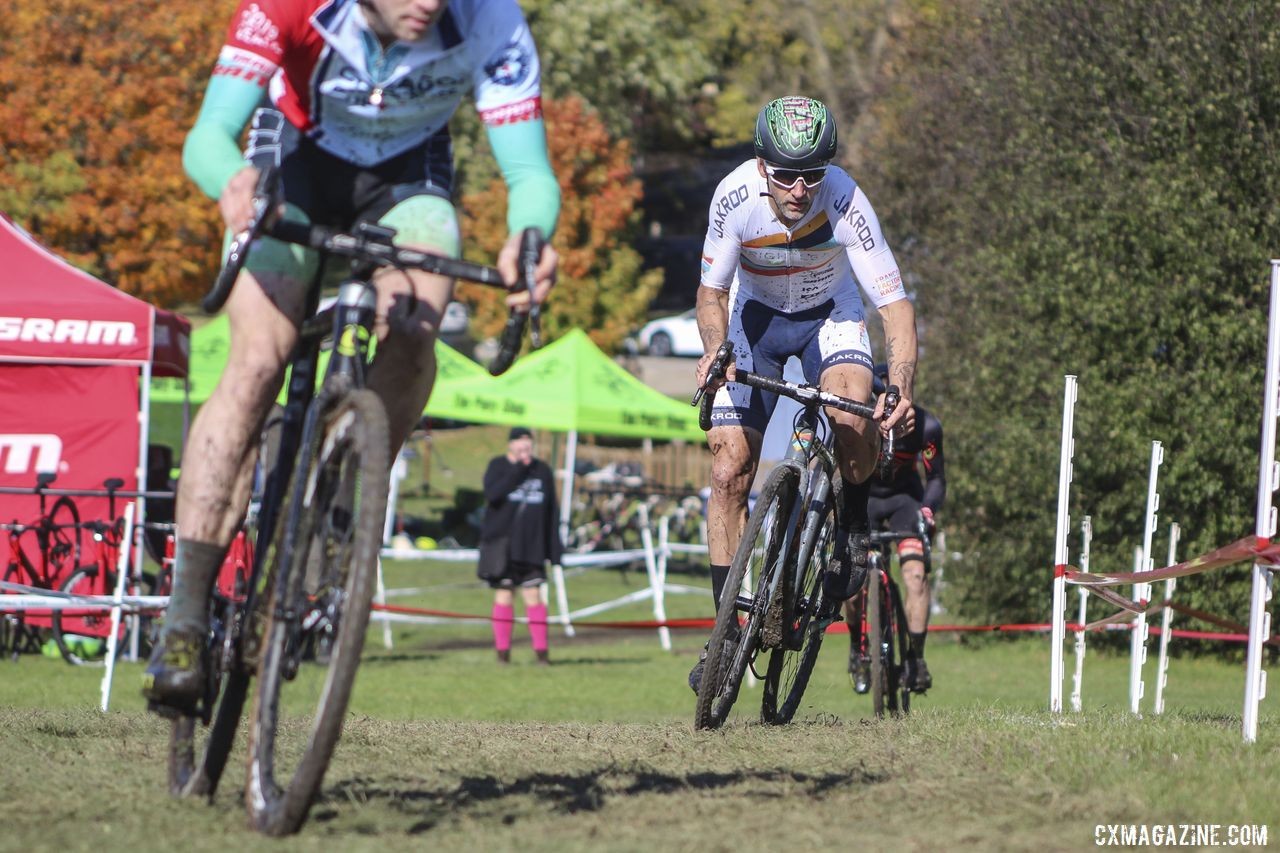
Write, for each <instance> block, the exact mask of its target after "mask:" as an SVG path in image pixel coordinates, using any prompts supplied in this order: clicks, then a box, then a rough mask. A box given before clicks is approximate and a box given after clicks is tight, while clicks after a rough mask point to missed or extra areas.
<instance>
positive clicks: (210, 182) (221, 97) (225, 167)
mask: <svg viewBox="0 0 1280 853" xmlns="http://www.w3.org/2000/svg"><path fill="white" fill-rule="evenodd" d="M262 96H263V91H262V87H261V86H258V85H257V84H255V83H250V82H248V81H246V80H239V79H236V78H234V77H229V76H226V75H214V76H213V77H212V78H211V79H210V80H209V87H208V88H207V89H206V90H205V93H204V103H203V104H202V105H201V106H200V115H199V116H197V117H196V123H195V126H194V127H192V128H191V132H190V133H188V134H187V141H186V143H185V144H184V145H183V146H182V167H183V168H184V169H186V171H187V174H188V175H190V176H191V179H192V180H193V181H195V182H196V186H198V187H200V189H201V191H203V192H204V194H205V195H207V196H209V197H210V198H213V199H216V198H218V197H219V196H221V195H222V189H223V187H225V186H226V185H227V181H230V180H231V176H232V175H234V174H235V173H236V172H239V171H240V170H241V169H243V168H244V166H245V162H244V155H243V153H242V152H241V151H240V134H241V133H242V132H243V131H244V127H245V125H246V124H248V123H249V118H250V117H251V116H252V115H253V111H254V109H255V108H256V107H257V106H258V104H259V103H261V101H262Z"/></svg>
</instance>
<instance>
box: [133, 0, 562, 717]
mask: <svg viewBox="0 0 1280 853" xmlns="http://www.w3.org/2000/svg"><path fill="white" fill-rule="evenodd" d="M469 91H470V92H471V93H472V94H473V96H474V100H475V103H476V107H477V110H478V111H479V113H480V118H481V120H482V121H483V122H484V124H485V127H486V130H487V132H488V137H489V142H490V143H491V145H492V148H493V151H494V155H495V158H496V159H497V161H498V166H499V169H500V171H501V172H502V176H503V178H504V180H505V181H506V183H507V187H508V191H509V192H508V202H507V226H508V230H509V233H510V235H511V236H510V237H509V239H508V241H507V243H506V245H505V246H504V247H503V249H502V251H501V253H500V254H499V255H498V259H497V266H498V268H499V270H501V271H502V274H503V278H504V279H505V280H506V281H507V283H508V284H509V285H512V286H514V284H515V282H516V257H517V253H518V248H519V241H520V232H521V231H522V230H523V229H524V228H527V227H536V228H539V229H540V230H541V231H542V233H543V234H544V235H545V236H546V237H547V238H548V239H550V237H551V233H552V231H553V230H554V228H555V222H556V218H557V215H558V212H559V206H560V190H559V186H558V184H557V182H556V179H555V175H554V174H553V173H552V171H551V165H550V160H549V158H548V156H547V144H546V133H545V130H544V128H543V124H542V101H541V86H540V73H539V64H538V56H537V52H536V50H535V47H534V43H533V39H532V37H531V36H530V34H529V29H528V26H527V24H526V23H525V19H524V15H523V14H522V13H521V11H520V7H519V6H518V5H517V3H516V0H452V1H451V2H450V0H240V4H239V7H238V8H237V10H236V12H235V14H234V15H233V17H232V20H231V24H230V26H229V27H228V31H227V37H226V41H225V43H224V45H223V47H222V49H221V51H220V52H219V54H218V61H217V64H216V65H215V66H214V70H213V76H212V78H211V80H210V82H209V86H208V89H207V90H206V92H205V98H204V102H203V104H202V105H201V109H200V115H199V116H198V118H197V119H196V124H195V126H194V127H193V128H192V129H191V132H190V133H189V134H188V136H187V141H186V145H185V147H184V149H183V165H184V166H185V167H186V169H187V172H188V174H190V176H191V177H192V179H193V180H194V181H195V182H196V184H197V185H199V186H200V188H201V189H202V190H204V191H205V193H206V194H208V195H209V196H210V197H211V198H215V199H217V200H218V205H219V209H220V211H221V214H222V220H223V223H224V225H225V226H226V228H227V231H228V232H229V233H236V232H239V231H241V230H243V229H244V228H245V227H246V226H247V224H248V223H249V221H250V219H251V216H252V210H253V207H252V199H253V193H254V188H255V186H256V184H257V181H258V171H257V169H255V168H253V167H252V166H247V165H246V164H245V161H244V159H243V158H242V156H241V153H240V147H239V139H240V135H241V133H242V131H243V130H244V128H245V126H246V124H247V123H248V121H249V119H250V116H251V115H252V113H253V111H254V109H255V108H256V107H257V106H258V105H259V103H260V102H261V101H262V100H263V98H264V96H267V95H269V96H270V98H271V101H272V103H273V104H274V105H275V107H276V108H277V109H279V110H280V111H281V112H282V113H283V114H284V116H285V118H286V119H287V127H286V130H287V133H286V139H285V141H284V144H283V145H282V148H283V160H282V163H281V181H282V185H283V195H284V201H285V205H284V214H283V215H284V216H285V217H286V218H288V219H292V220H296V221H304V222H310V223H314V224H321V225H328V226H333V227H337V228H340V229H344V230H346V229H350V228H352V227H354V226H355V225H356V224H357V223H359V222H376V223H379V224H382V225H387V226H390V227H393V228H395V229H396V231H397V235H396V240H397V242H399V243H400V244H401V245H407V246H411V247H414V248H418V249H425V250H427V251H434V252H437V253H441V254H445V255H449V256H451V257H457V256H458V255H459V254H460V242H461V240H460V235H459V229H458V217H457V213H456V211H455V210H454V207H453V204H452V201H451V190H452V181H453V163H452V151H451V146H450V142H449V135H448V121H449V118H450V117H451V116H452V115H453V113H454V110H455V109H456V108H457V107H458V104H459V101H460V100H461V99H462V97H463V96H464V95H465V94H466V93H467V92H469ZM556 265H557V257H556V253H555V251H554V250H553V249H551V247H550V244H549V243H548V245H547V246H546V248H545V249H544V250H543V253H542V256H541V258H540V260H539V263H538V266H537V276H536V277H537V282H536V287H535V293H534V298H535V299H537V300H538V301H541V300H542V299H544V298H545V297H546V295H547V292H548V290H549V289H550V287H551V285H552V283H553V281H554V278H555V270H556ZM317 268H318V259H317V256H316V253H315V252H312V251H309V250H303V249H300V248H298V247H295V246H291V245H288V244H284V243H280V242H278V241H275V240H271V239H263V240H260V241H258V242H257V243H256V244H255V245H254V247H253V249H252V250H251V251H250V253H249V255H248V258H247V260H246V265H245V270H244V272H242V273H241V274H240V278H239V280H238V281H237V282H236V285H235V287H234V289H233V290H232V292H231V296H230V298H229V299H228V301H227V308H226V310H227V316H228V319H229V321H230V325H231V343H232V346H231V351H230V354H229V358H228V362H227V366H226V368H225V370H224V372H223V374H222V376H221V378H220V379H219V381H218V385H217V387H216V388H215V389H214V391H213V394H212V395H211V396H210V397H209V400H208V401H207V402H206V403H205V404H204V405H203V406H202V407H201V409H200V412H199V414H198V416H197V417H196V419H195V422H194V423H193V424H192V427H191V432H190V435H189V437H188V439H187V452H186V453H184V454H183V458H182V469H183V470H182V478H181V480H180V481H179V488H178V498H177V522H178V529H179V531H180V532H181V538H180V540H179V543H178V549H177V555H176V564H175V579H174V587H173V593H172V597H171V599H170V605H169V609H168V611H167V612H166V619H165V632H164V635H163V640H162V642H161V643H158V644H157V646H156V650H155V652H154V654H153V655H152V658H151V660H150V661H149V663H148V665H147V669H146V673H145V674H144V676H143V693H144V694H145V695H146V697H147V698H148V699H149V700H150V702H151V708H152V709H153V710H155V711H157V712H158V713H161V714H165V715H172V714H173V713H174V711H175V709H177V710H186V709H189V708H191V707H192V706H193V705H194V703H195V702H196V701H198V699H199V696H200V693H201V691H202V689H203V683H204V674H203V669H204V668H205V665H206V664H205V662H204V661H203V659H202V653H203V650H204V647H205V637H206V635H207V634H208V630H209V624H208V620H209V616H208V601H209V595H210V591H211V588H212V586H213V583H214V580H215V578H216V576H217V572H218V568H219V566H220V565H221V562H222V559H223V554H224V553H225V551H226V548H227V544H228V543H229V542H230V541H231V538H232V536H233V535H234V533H235V531H236V530H237V529H238V528H239V526H240V525H241V523H242V521H243V518H244V512H245V507H246V504H247V502H248V498H249V486H250V478H251V475H252V472H253V464H254V460H255V458H256V455H257V452H256V451H257V442H256V441H255V440H254V439H255V437H256V436H257V434H258V431H259V429H260V426H261V424H262V421H263V418H264V416H265V414H266V412H267V409H268V407H269V406H270V404H271V402H272V400H274V399H275V396H276V393H277V391H278V390H279V387H280V382H281V377H282V375H283V370H284V365H285V362H286V359H287V358H288V356H289V353H290V351H291V350H292V348H293V346H294V343H295V342H296V341H297V337H298V324H299V323H300V322H301V320H302V319H303V317H302V313H303V311H304V305H305V298H306V292H307V288H308V285H309V284H310V282H311V281H312V280H313V278H314V276H315V273H316V270H317ZM374 285H375V287H376V289H377V291H378V303H377V318H376V331H377V334H378V347H377V355H376V357H375V359H374V363H373V366H372V368H371V370H370V373H369V387H370V388H371V389H372V390H373V391H374V392H375V393H377V394H378V396H379V397H380V398H381V399H382V401H383V404H384V405H385V407H386V410H387V418H388V424H389V426H390V438H391V446H392V447H391V449H392V452H393V453H394V452H395V450H396V448H398V447H399V446H400V443H401V442H402V441H403V440H404V438H405V436H406V435H407V434H408V432H409V429H410V428H411V427H412V425H413V424H414V423H415V422H416V421H417V420H418V418H419V417H421V414H422V410H423V407H424V406H425V405H426V401H427V398H428V397H429V396H430V394H431V387H432V384H433V383H434V381H435V374H436V363H435V349H434V346H435V338H436V334H437V332H438V329H439V324H440V318H441V316H442V315H443V313H444V309H445V306H446V304H447V303H448V301H449V299H450V296H451V294H452V291H453V280H452V279H448V278H444V277H441V276H438V275H430V274H427V273H423V272H420V271H392V270H382V271H381V272H380V273H378V274H376V275H375V277H374ZM528 298H529V296H528V294H527V293H526V294H513V295H511V296H509V297H508V303H509V304H512V305H523V304H524V303H526V302H527V301H528Z"/></svg>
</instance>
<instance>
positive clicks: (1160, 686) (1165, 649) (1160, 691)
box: [1152, 522, 1181, 714]
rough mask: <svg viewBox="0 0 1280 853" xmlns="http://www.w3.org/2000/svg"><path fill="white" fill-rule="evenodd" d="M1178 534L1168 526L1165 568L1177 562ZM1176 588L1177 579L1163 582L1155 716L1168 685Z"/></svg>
mask: <svg viewBox="0 0 1280 853" xmlns="http://www.w3.org/2000/svg"><path fill="white" fill-rule="evenodd" d="M1180 532H1181V530H1180V528H1179V527H1178V525H1177V523H1176V522H1175V523H1173V524H1170V525H1169V562H1167V563H1165V565H1166V566H1172V565H1173V564H1174V563H1176V562H1177V561H1178V559H1177V555H1178V534H1179V533H1180ZM1177 586H1178V579H1177V578H1169V579H1168V580H1166V581H1165V582H1164V613H1162V614H1160V662H1159V663H1158V664H1157V665H1156V702H1155V705H1154V706H1152V711H1153V712H1155V713H1157V714H1163V713H1164V688H1165V687H1166V686H1167V685H1168V684H1169V636H1170V634H1172V633H1173V632H1172V630H1171V629H1170V625H1171V624H1172V623H1173V608H1172V607H1170V606H1169V605H1170V604H1171V603H1172V602H1173V591H1174V589H1176V588H1177Z"/></svg>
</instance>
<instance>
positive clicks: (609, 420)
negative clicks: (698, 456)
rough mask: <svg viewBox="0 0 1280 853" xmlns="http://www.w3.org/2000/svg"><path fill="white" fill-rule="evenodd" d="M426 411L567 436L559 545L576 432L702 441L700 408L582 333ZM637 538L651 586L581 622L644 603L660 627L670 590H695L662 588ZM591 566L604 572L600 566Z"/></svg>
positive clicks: (438, 393) (565, 610)
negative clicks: (651, 382) (650, 381)
mask: <svg viewBox="0 0 1280 853" xmlns="http://www.w3.org/2000/svg"><path fill="white" fill-rule="evenodd" d="M427 411H428V412H430V413H431V414H434V415H437V416H439V417H447V418H455V419H457V420H464V421H475V422H482V423H495V424H519V425H521V426H528V427H538V428H541V429H549V430H554V431H557V432H564V433H566V435H567V439H568V440H567V442H566V444H565V453H564V474H563V475H564V484H563V486H562V491H561V498H560V535H561V538H562V539H567V537H568V533H569V518H570V511H571V508H572V506H573V480H574V476H573V475H574V466H575V463H576V461H577V459H576V456H577V447H578V433H579V432H585V433H592V434H596V435H610V436H620V437H631V438H666V439H685V440H688V441H696V442H702V441H703V440H704V434H703V432H702V429H701V428H700V427H699V426H698V411H697V409H695V408H693V407H692V406H690V405H689V404H688V403H685V402H682V401H679V400H675V399H673V398H671V397H668V396H667V395H666V394H663V393H662V392H660V391H657V390H655V389H653V388H650V387H649V386H648V385H645V384H644V383H643V382H641V381H640V380H639V379H636V378H635V377H634V376H632V375H631V374H630V373H628V372H627V371H626V370H624V369H623V368H622V367H621V366H619V365H618V364H617V363H616V362H614V361H613V359H611V358H609V356H607V355H605V354H604V353H603V352H601V351H600V349H599V347H597V346H596V345H595V344H594V343H592V342H591V339H590V338H588V337H587V335H586V333H584V332H583V331H582V330H580V329H575V330H573V331H572V332H570V333H569V334H567V335H565V336H564V337H563V338H560V339H559V340H557V341H556V342H555V343H552V344H550V345H548V346H547V347H545V348H544V349H541V350H538V351H537V352H533V353H530V354H528V355H526V356H523V357H522V358H520V360H518V361H517V362H516V364H515V366H514V367H512V368H511V370H510V371H508V372H507V373H506V374H505V375H503V376H500V377H497V378H494V379H491V380H490V381H488V382H485V383H472V384H462V383H457V384H453V385H451V386H447V387H441V388H437V389H436V390H435V392H433V393H432V395H431V402H430V404H428V406H427ZM642 536H643V537H644V538H645V543H646V546H645V549H644V550H645V565H646V569H647V571H648V575H649V587H648V588H647V589H644V590H637V591H635V592H632V593H629V594H627V595H625V596H622V597H621V598H617V599H614V600H612V601H606V602H603V603H599V604H595V605H592V606H590V607H588V608H586V609H584V610H581V611H578V615H580V616H585V615H588V614H590V613H597V612H600V611H602V610H607V609H612V608H614V607H618V606H621V605H623V604H627V603H631V602H638V601H640V600H642V599H646V598H648V599H652V600H653V607H654V617H655V618H656V619H657V620H658V621H659V622H665V620H666V609H665V604H664V603H663V601H664V594H665V593H666V592H667V591H672V592H690V591H692V590H689V589H687V588H684V587H677V586H671V585H669V584H667V582H666V569H665V560H662V562H661V564H659V562H658V560H657V559H656V555H655V552H654V549H653V547H652V542H651V541H650V540H649V537H648V532H647V529H646V530H645V531H644V532H643V533H642ZM572 556H579V557H588V556H593V557H594V556H597V555H585V554H583V555H572ZM580 564H581V565H586V564H587V563H585V562H584V563H580ZM592 564H599V565H603V563H601V562H600V561H598V560H595V561H592ZM553 580H554V584H555V588H556V598H557V602H558V605H559V610H560V618H561V620H563V622H564V628H565V633H567V634H569V635H570V636H572V635H573V626H572V624H571V622H570V617H571V614H570V612H569V600H568V593H567V591H566V588H565V582H564V572H563V569H562V568H561V566H553ZM658 636H659V638H660V640H661V642H662V646H663V648H665V649H670V648H671V637H670V632H669V630H668V629H667V628H666V627H665V626H664V627H661V628H659V629H658Z"/></svg>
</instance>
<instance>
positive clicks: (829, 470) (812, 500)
mask: <svg viewBox="0 0 1280 853" xmlns="http://www.w3.org/2000/svg"><path fill="white" fill-rule="evenodd" d="M819 429H821V431H822V434H821V438H819ZM778 464H779V465H786V466H788V467H791V468H794V469H795V470H796V472H797V473H798V474H799V477H800V479H799V485H798V487H797V489H796V494H797V495H798V496H799V499H798V500H797V501H796V502H795V503H794V504H793V505H792V507H791V517H790V518H788V519H787V524H786V527H785V528H784V530H785V533H784V534H783V539H782V547H781V548H780V549H779V552H778V558H779V559H780V560H781V561H782V565H781V566H780V567H779V568H780V569H781V570H780V571H777V572H774V573H773V581H772V583H771V584H770V586H769V589H768V600H769V601H773V600H775V596H777V594H778V584H779V583H780V582H784V581H785V586H783V588H782V603H783V607H784V610H783V625H785V626H787V629H786V634H785V635H784V638H783V644H784V646H785V647H787V648H799V644H798V638H800V637H803V635H804V631H805V628H806V627H807V625H808V621H807V619H806V620H802V621H801V622H800V623H796V621H795V618H794V616H795V611H796V609H797V608H796V605H798V604H801V603H802V602H799V601H797V600H796V599H795V596H794V595H793V594H792V593H793V591H794V590H795V588H796V584H797V583H798V582H799V580H800V573H801V571H802V570H803V569H804V567H806V566H807V565H808V564H809V560H810V559H812V557H813V550H814V546H815V545H816V544H817V532H818V530H817V527H818V521H819V519H820V518H821V517H822V512H821V511H817V512H815V511H813V510H814V509H818V510H821V509H822V508H823V507H825V505H826V502H827V500H828V499H829V498H830V497H831V493H832V490H833V489H832V474H833V473H834V472H835V471H836V458H835V452H834V434H833V433H832V430H831V427H830V425H829V424H826V422H825V421H824V420H823V419H822V418H821V417H820V415H819V403H818V402H817V401H812V402H809V403H807V404H806V405H805V406H804V408H803V409H801V410H800V412H798V413H797V414H796V418H795V422H794V424H793V426H792V431H791V442H790V445H789V446H788V448H787V453H786V455H785V456H784V457H783V458H782V460H781V461H779V462H778ZM815 469H816V470H815ZM802 518H803V519H804V524H803V525H801V523H800V521H801V519H802ZM825 568H826V567H825V566H824V567H821V569H822V570H823V571H825ZM743 604H745V605H746V606H747V607H750V601H749V600H748V601H745V602H743Z"/></svg>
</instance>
